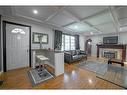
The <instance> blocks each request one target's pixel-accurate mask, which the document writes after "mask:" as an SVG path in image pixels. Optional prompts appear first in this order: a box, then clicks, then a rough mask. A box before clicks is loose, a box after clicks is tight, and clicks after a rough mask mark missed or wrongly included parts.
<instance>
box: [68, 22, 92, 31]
mask: <svg viewBox="0 0 127 95" xmlns="http://www.w3.org/2000/svg"><path fill="white" fill-rule="evenodd" d="M66 27H67V28H69V29H71V30H74V31H77V32H89V31H93V30H94V29H93V28H91V27H90V26H88V25H87V24H85V23H84V24H81V23H74V24H71V25H69V26H66Z"/></svg>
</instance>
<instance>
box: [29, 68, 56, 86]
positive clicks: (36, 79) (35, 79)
mask: <svg viewBox="0 0 127 95" xmlns="http://www.w3.org/2000/svg"><path fill="white" fill-rule="evenodd" d="M28 75H29V78H30V80H31V82H32V85H33V86H35V85H37V84H40V83H42V82H46V81H47V80H49V79H52V78H54V76H53V74H51V73H50V72H49V71H47V70H46V69H43V70H42V71H38V69H32V70H30V71H28Z"/></svg>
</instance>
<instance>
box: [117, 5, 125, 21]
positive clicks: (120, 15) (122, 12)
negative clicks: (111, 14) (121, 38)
mask: <svg viewBox="0 0 127 95" xmlns="http://www.w3.org/2000/svg"><path fill="white" fill-rule="evenodd" d="M117 14H118V18H119V19H122V18H127V7H121V8H119V9H118V10H117Z"/></svg>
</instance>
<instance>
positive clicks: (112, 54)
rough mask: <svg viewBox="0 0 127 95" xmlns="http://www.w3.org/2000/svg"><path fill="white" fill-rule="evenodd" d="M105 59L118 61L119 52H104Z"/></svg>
mask: <svg viewBox="0 0 127 95" xmlns="http://www.w3.org/2000/svg"><path fill="white" fill-rule="evenodd" d="M103 57H105V58H114V59H117V51H104V53H103Z"/></svg>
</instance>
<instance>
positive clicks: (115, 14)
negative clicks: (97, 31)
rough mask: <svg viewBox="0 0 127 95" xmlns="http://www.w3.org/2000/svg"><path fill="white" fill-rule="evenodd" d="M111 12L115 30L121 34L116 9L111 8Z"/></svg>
mask: <svg viewBox="0 0 127 95" xmlns="http://www.w3.org/2000/svg"><path fill="white" fill-rule="evenodd" d="M109 12H110V15H111V17H112V20H113V23H114V26H115V29H116V31H117V32H119V29H120V24H119V20H118V17H117V13H116V10H115V8H114V7H109Z"/></svg>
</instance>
